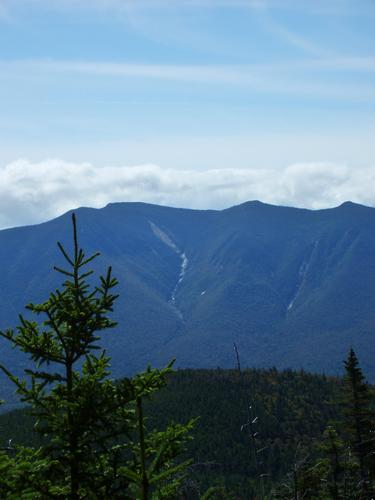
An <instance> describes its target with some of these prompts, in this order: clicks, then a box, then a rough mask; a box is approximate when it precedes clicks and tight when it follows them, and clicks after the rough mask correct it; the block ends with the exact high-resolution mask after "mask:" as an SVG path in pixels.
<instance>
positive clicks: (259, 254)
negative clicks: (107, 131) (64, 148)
mask: <svg viewBox="0 0 375 500" xmlns="http://www.w3.org/2000/svg"><path fill="white" fill-rule="evenodd" d="M76 213H77V217H78V224H79V237H80V243H81V245H82V246H83V247H84V248H85V249H86V251H87V252H90V251H97V250H99V251H100V252H101V257H100V258H99V259H97V261H95V266H94V267H95V269H96V270H98V271H101V272H104V270H105V268H106V266H108V265H112V267H113V270H114V274H115V275H116V277H117V278H118V279H119V281H120V286H119V293H120V298H119V299H118V302H117V305H116V310H115V318H116V319H117V320H118V322H119V326H118V327H117V329H116V331H113V332H110V333H106V334H104V337H103V342H102V343H103V345H105V346H106V347H107V348H108V349H109V352H110V354H111V355H112V357H113V369H114V373H115V375H116V376H120V375H123V374H126V373H130V372H134V371H135V370H138V369H141V368H143V367H144V366H145V365H146V364H147V363H153V364H162V363H165V362H166V361H167V360H169V359H170V358H172V357H177V364H178V365H180V366H189V367H216V366H226V367H230V366H232V365H233V349H232V344H233V341H235V342H236V343H237V345H238V347H239V350H240V354H241V358H242V362H243V364H244V365H249V366H272V365H275V366H278V367H295V368H299V367H302V366H303V367H305V368H307V369H310V370H315V371H326V372H331V373H337V371H339V370H340V369H341V361H342V359H343V358H344V357H345V354H346V352H347V350H348V349H349V347H350V346H351V345H352V346H354V347H355V348H356V349H357V351H358V354H359V356H360V359H361V364H362V366H363V368H364V370H365V371H366V372H367V373H368V374H369V377H370V378H371V379H372V380H374V379H375V367H374V366H373V359H374V357H375V258H374V256H375V209H373V208H368V207H363V206H360V205H355V204H352V203H345V204H343V205H341V206H340V207H337V208H335V209H329V210H320V211H309V210H301V209H294V208H288V207H276V206H271V205H265V204H262V203H260V202H248V203H244V204H242V205H239V206H236V207H232V208H230V209H227V210H222V211H199V210H186V209H175V208H168V207H161V206H155V205H147V204H142V203H118V204H110V205H108V206H107V207H105V208H103V209H100V210H97V209H90V208H81V209H78V210H77V211H76ZM70 236H71V224H70V214H69V213H68V214H65V215H63V216H62V217H59V218H57V219H54V220H52V221H49V222H47V223H44V224H40V225H36V226H29V227H23V228H15V229H8V230H4V231H0V268H1V280H0V327H1V328H5V327H10V326H14V325H16V323H17V314H18V313H19V312H22V311H23V306H24V304H26V303H27V302H30V301H33V302H37V301H40V300H43V299H44V298H46V296H47V295H48V292H49V291H50V290H52V289H54V288H55V287H57V286H58V285H59V283H60V282H61V277H60V276H59V275H58V274H56V273H55V272H54V271H53V270H52V267H53V265H56V264H57V265H58V264H59V263H61V258H60V256H59V254H58V250H57V247H56V241H57V240H60V241H62V242H63V243H64V244H66V246H67V247H69V246H70V245H71V242H70ZM0 357H1V362H3V361H4V360H5V361H6V363H7V366H12V367H13V368H14V369H15V371H16V372H19V371H20V370H21V368H22V366H23V365H24V363H25V361H24V360H22V359H21V357H20V356H19V355H18V354H17V353H16V352H15V351H13V350H11V349H9V347H8V346H6V345H4V342H1V354H0Z"/></svg>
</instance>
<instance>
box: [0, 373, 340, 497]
mask: <svg viewBox="0 0 375 500" xmlns="http://www.w3.org/2000/svg"><path fill="white" fill-rule="evenodd" d="M340 391H341V381H339V380H337V379H334V378H327V377H324V376H320V375H311V374H307V373H305V372H293V371H290V370H288V371H283V372H278V371H277V370H276V369H270V370H245V371H244V372H243V373H242V375H240V374H239V373H238V372H237V371H236V370H221V369H220V370H219V369H217V370H181V371H178V372H177V373H176V374H174V375H173V376H172V378H171V380H170V383H169V384H168V386H167V387H166V388H165V389H163V390H162V391H161V392H160V393H158V394H157V395H156V397H154V398H153V399H152V400H151V401H150V402H149V403H148V405H147V407H146V408H145V412H146V414H147V415H148V417H149V420H148V423H149V427H150V428H157V429H163V428H165V427H166V425H167V424H168V423H169V422H170V421H175V422H187V421H188V420H189V419H190V418H194V417H197V416H199V420H198V422H197V424H196V428H195V430H194V431H193V440H192V441H191V442H190V444H189V447H188V450H187V453H186V455H187V457H190V458H192V467H191V468H190V471H189V484H190V483H191V484H192V486H194V488H195V489H196V488H199V489H200V490H201V491H205V489H206V488H207V487H209V486H214V485H223V486H225V487H226V488H227V489H228V490H229V491H232V492H235V493H237V495H238V496H236V498H244V499H245V498H249V493H250V492H251V491H252V488H254V483H255V478H256V477H257V474H264V477H265V485H264V486H265V489H269V488H271V487H272V486H275V485H276V484H277V483H279V482H280V481H281V480H284V479H285V478H286V477H287V474H288V472H290V471H291V469H292V468H293V466H294V464H295V462H298V463H299V462H301V461H303V462H304V463H306V464H310V465H311V464H312V463H313V462H314V459H315V458H316V456H317V454H318V449H317V448H316V447H315V445H316V443H317V442H318V441H319V440H321V439H322V435H323V431H324V429H325V428H326V426H327V423H328V422H329V421H332V420H335V419H337V418H338V408H337V406H336V405H335V404H334V401H335V400H336V398H337V397H338V394H339V393H340ZM249 404H251V406H252V408H251V414H252V417H253V419H255V420H256V422H255V424H254V427H255V429H254V430H255V432H256V433H257V437H256V442H255V443H254V444H253V443H252V442H251V440H250V439H249V433H248V428H247V427H246V425H245V424H246V423H247V422H248V419H249V415H248V411H247V408H248V405H249ZM33 424H34V422H33V419H32V418H31V417H30V416H28V415H27V414H26V413H25V410H16V411H14V412H11V413H8V414H3V415H0V448H1V447H2V446H5V445H6V444H7V443H8V440H9V439H12V444H13V446H15V445H19V444H24V445H33V446H37V445H38V437H37V435H36V434H35V433H34V432H33ZM254 445H255V446H256V450H257V451H258V458H259V465H258V468H259V471H258V472H257V467H256V463H255V455H254V451H255V450H254ZM192 498H195V497H192ZM215 498H216V497H215ZM220 498H221V497H220Z"/></svg>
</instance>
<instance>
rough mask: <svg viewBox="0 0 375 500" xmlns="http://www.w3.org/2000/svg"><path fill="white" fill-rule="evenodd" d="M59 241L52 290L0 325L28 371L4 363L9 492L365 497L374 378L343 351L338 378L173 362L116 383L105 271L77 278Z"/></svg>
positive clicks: (78, 269)
mask: <svg viewBox="0 0 375 500" xmlns="http://www.w3.org/2000/svg"><path fill="white" fill-rule="evenodd" d="M59 248H60V250H61V252H62V254H63V256H64V258H65V260H66V267H65V268H56V270H57V271H58V272H59V273H60V274H62V275H63V276H64V279H65V282H64V284H63V287H62V289H61V290H56V291H55V292H53V293H51V295H50V296H49V298H48V299H47V300H46V301H45V302H43V303H42V304H29V305H28V309H29V310H30V311H31V312H32V313H33V314H34V315H35V316H36V318H40V317H41V318H42V321H41V322H40V321H33V320H29V319H25V318H23V317H22V316H21V317H20V325H19V327H18V328H17V329H16V330H14V331H13V330H8V331H4V332H0V333H1V336H2V337H3V338H4V339H5V340H6V341H8V342H10V343H11V344H12V345H13V346H14V347H15V348H17V349H20V350H21V351H23V352H25V353H27V354H28V355H29V357H30V359H31V360H32V361H33V362H34V367H33V368H29V369H26V370H25V379H20V378H17V377H15V376H14V375H13V374H12V373H11V367H7V366H5V365H0V368H1V369H2V371H3V372H4V373H5V374H6V375H7V376H8V377H9V378H10V379H11V380H12V382H13V383H14V384H15V387H16V388H17V392H18V395H19V397H20V399H21V401H22V402H23V403H24V404H25V405H26V408H24V409H22V410H18V411H16V412H13V413H11V414H4V415H2V416H1V419H0V433H1V435H0V439H1V442H2V443H3V444H2V446H3V448H2V451H1V452H0V497H1V498H8V499H18V498H21V499H22V498H24V499H49V498H60V499H65V498H66V499H72V500H77V499H83V498H88V499H116V498H121V499H129V500H130V499H142V500H146V499H154V500H156V499H171V500H172V499H178V498H181V499H184V498H185V499H192V500H195V499H202V500H207V499H208V498H218V499H219V498H227V499H266V498H278V499H284V500H287V499H302V498H305V499H347V500H349V499H358V500H360V499H364V500H369V499H371V498H373V497H374V495H375V432H374V430H375V414H374V396H373V392H372V388H371V387H370V386H368V385H367V383H366V381H365V378H364V375H363V374H362V371H361V368H360V367H359V363H358V360H357V357H356V355H355V353H354V351H353V350H350V352H349V354H348V357H347V359H346V361H345V365H344V367H345V376H344V378H343V379H342V380H338V379H333V378H327V377H325V376H319V375H310V374H307V373H305V372H303V371H301V372H293V371H283V372H278V371H277V370H276V369H270V370H241V368H240V359H239V356H238V353H237V357H236V356H235V355H234V354H233V359H234V361H236V362H235V363H234V365H235V366H236V368H235V369H233V370H220V369H217V370H183V371H178V372H177V373H173V370H172V364H170V365H168V366H167V367H165V368H163V369H151V368H148V369H147V370H146V371H145V372H142V373H139V374H136V375H135V376H133V377H132V378H124V379H121V380H118V381H115V380H113V379H112V378H111V376H110V359H109V358H108V356H107V355H106V354H105V352H104V351H102V350H101V348H100V337H99V335H98V332H99V333H101V332H102V331H105V330H107V329H108V328H111V327H112V326H114V322H113V321H112V320H111V317H110V314H111V313H112V310H113V306H114V303H115V301H116V298H117V297H116V294H115V293H114V292H113V289H115V287H116V285H117V281H116V279H115V278H113V277H112V274H111V269H109V270H108V272H107V274H106V276H104V277H101V278H100V280H99V283H98V285H97V286H96V287H95V286H94V287H93V286H91V287H90V286H89V285H88V283H87V278H88V276H91V271H90V270H88V271H87V265H88V264H90V262H91V261H92V260H93V259H94V258H96V255H92V256H89V257H86V256H85V253H84V252H83V250H82V249H81V248H80V247H79V244H78V240H77V230H76V222H75V218H74V216H73V250H72V252H71V253H69V252H67V251H66V250H65V248H64V247H63V246H62V245H59Z"/></svg>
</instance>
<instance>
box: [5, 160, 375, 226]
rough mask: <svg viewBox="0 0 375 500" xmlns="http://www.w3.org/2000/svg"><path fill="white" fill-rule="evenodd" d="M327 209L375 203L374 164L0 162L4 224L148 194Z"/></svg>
mask: <svg viewBox="0 0 375 500" xmlns="http://www.w3.org/2000/svg"><path fill="white" fill-rule="evenodd" d="M252 199H259V200H261V201H264V202H268V203H273V204H280V205H291V206H296V207H307V208H314V209H316V208H326V207H332V206H336V205H338V204H340V203H342V202H343V201H346V200H352V201H355V202H358V203H363V204H366V205H375V168H374V167H373V166H368V167H357V168H349V167H348V166H346V165H339V164H332V163H307V164H306V163H299V164H294V165H290V166H287V167H286V168H284V169H282V170H267V169H211V170H203V171H197V170H178V169H162V168H160V167H159V166H157V165H140V166H123V167H110V166H107V167H96V166H94V165H92V164H89V163H68V162H65V161H62V160H57V159H55V160H45V161H42V162H39V163H32V162H30V161H28V160H17V161H15V162H12V163H10V164H8V165H6V166H5V167H3V168H0V213H1V217H0V226H1V227H7V226H14V225H22V224H29V223H37V222H40V221H43V220H46V219H49V218H52V217H55V216H57V215H60V214H61V213H63V212H65V211H67V210H69V209H71V208H76V207H78V206H82V205H84V206H92V207H101V206H104V205H106V204H107V203H109V202H116V201H144V202H149V203H157V204H163V205H171V206H182V207H190V208H217V209H220V208H225V207H228V206H231V205H234V204H237V203H241V202H244V201H246V200H252Z"/></svg>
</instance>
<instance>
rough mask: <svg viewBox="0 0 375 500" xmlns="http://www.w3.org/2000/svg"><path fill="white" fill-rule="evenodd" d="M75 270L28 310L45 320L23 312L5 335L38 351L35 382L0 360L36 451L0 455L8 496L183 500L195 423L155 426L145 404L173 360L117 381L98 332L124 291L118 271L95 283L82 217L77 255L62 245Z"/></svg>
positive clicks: (0, 481)
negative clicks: (187, 447)
mask: <svg viewBox="0 0 375 500" xmlns="http://www.w3.org/2000/svg"><path fill="white" fill-rule="evenodd" d="M58 245H59V248H60V251H61V253H62V254H63V257H64V259H65V261H66V266H67V267H66V268H62V267H56V268H55V269H56V270H57V271H58V272H59V273H60V274H62V275H63V276H64V277H65V282H64V284H63V287H62V289H61V290H59V289H57V290H56V291H55V292H53V293H51V294H50V296H49V298H48V299H47V300H46V301H45V302H43V303H41V304H38V305H35V304H29V305H28V306H27V308H28V310H29V311H31V312H32V313H33V314H34V315H37V316H41V318H42V321H41V322H40V323H38V322H36V321H33V320H30V319H26V318H24V317H23V316H20V326H19V327H18V328H17V332H14V331H13V330H8V331H6V332H1V333H0V334H1V335H2V336H3V337H4V338H5V339H6V340H7V341H8V342H10V343H11V344H12V345H13V347H16V348H18V349H20V350H21V351H23V352H25V353H26V354H28V355H29V357H30V359H31V361H32V362H33V364H34V368H27V369H26V370H25V374H26V378H25V379H21V378H18V377H17V376H15V375H13V374H12V373H11V372H10V371H9V369H8V368H6V367H5V366H3V365H0V368H1V369H2V370H3V372H5V374H6V375H7V376H8V377H9V379H10V380H11V381H12V382H13V383H14V384H15V385H16V387H17V392H18V394H19V396H20V398H21V401H22V402H23V403H25V404H26V405H27V407H28V410H27V411H28V414H30V415H31V416H32V417H33V419H34V421H35V425H34V430H35V431H36V433H37V434H38V435H39V436H40V441H39V443H40V446H39V447H37V448H31V447H24V448H22V447H21V448H15V449H14V448H13V447H10V446H9V447H8V450H7V452H8V454H9V456H8V455H4V454H1V455H0V467H1V469H2V471H3V474H2V475H1V476H0V488H1V489H2V490H0V491H1V493H2V498H32V499H39V498H40V499H44V498H62V499H63V498H64V499H65V498H69V499H71V500H78V499H80V498H95V499H96V498H98V499H115V498H121V499H127V498H128V499H133V498H137V499H138V498H142V499H143V500H146V499H149V498H151V495H152V498H155V499H156V498H158V499H159V498H160V499H161V498H165V499H167V498H175V496H176V492H177V491H178V489H179V487H180V485H181V482H182V480H183V471H184V469H185V468H186V466H187V463H188V462H186V461H185V462H182V463H175V457H176V456H177V455H179V454H180V453H181V452H182V451H183V448H184V443H185V441H186V439H187V432H188V431H189V430H191V428H192V424H193V423H192V422H190V423H189V424H187V425H182V424H179V425H175V424H173V425H168V424H167V425H166V430H165V431H153V432H148V431H147V429H146V427H145V417H144V414H143V409H142V407H143V404H144V400H146V399H147V398H148V397H149V396H150V395H151V394H152V393H154V392H155V391H158V390H159V389H161V388H162V387H163V386H164V385H165V383H166V378H167V376H168V375H169V374H170V373H171V367H172V363H170V364H169V365H168V366H167V367H166V368H164V369H162V370H156V369H154V370H152V369H151V368H149V369H147V371H146V372H144V373H140V374H137V375H136V376H134V377H133V378H132V379H123V380H121V381H120V382H118V383H115V382H114V381H113V380H111V379H110V378H109V375H110V371H109V361H110V358H109V357H108V356H107V355H106V354H105V352H104V351H102V350H101V349H100V347H99V346H98V341H99V336H98V332H101V331H104V330H106V329H108V328H111V327H113V326H115V323H114V322H113V321H112V319H111V318H110V317H109V314H110V313H111V312H112V309H113V304H114V301H115V299H116V298H117V295H115V294H113V293H112V289H113V288H114V287H115V286H116V285H117V281H116V279H114V278H112V276H111V268H109V269H108V271H107V273H106V275H105V277H101V278H100V283H99V284H98V285H96V286H95V285H94V286H90V284H89V283H88V282H87V279H88V278H89V277H91V274H92V271H91V270H89V271H87V270H86V266H87V265H88V264H89V263H91V262H92V261H93V259H94V258H95V257H96V256H97V254H93V255H92V256H90V257H86V256H85V253H84V252H83V250H82V249H81V248H80V247H79V245H78V239H77V228H76V222H75V216H74V215H73V252H72V254H71V255H70V254H68V252H67V251H66V250H65V248H64V247H63V246H62V245H61V244H60V243H59V244H58Z"/></svg>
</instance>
